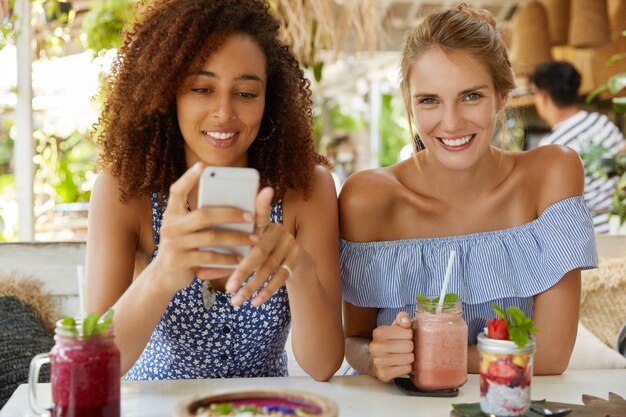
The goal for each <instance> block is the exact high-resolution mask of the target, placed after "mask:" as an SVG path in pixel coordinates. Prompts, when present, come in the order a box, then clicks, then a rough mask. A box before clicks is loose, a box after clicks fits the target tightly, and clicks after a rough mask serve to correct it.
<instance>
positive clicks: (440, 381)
mask: <svg viewBox="0 0 626 417" xmlns="http://www.w3.org/2000/svg"><path fill="white" fill-rule="evenodd" d="M467 332H468V330H467V325H466V324H465V321H463V317H462V311H461V302H460V301H458V300H457V301H453V302H444V303H442V304H441V305H439V304H437V303H435V302H433V301H432V300H425V299H424V300H418V302H417V306H416V310H415V319H414V320H413V343H414V353H415V361H414V362H413V374H412V376H411V380H412V381H413V384H414V385H415V386H416V387H417V388H418V389H420V390H421V391H430V392H432V391H440V390H449V389H453V388H457V387H459V386H461V385H463V384H464V383H465V381H466V380H467Z"/></svg>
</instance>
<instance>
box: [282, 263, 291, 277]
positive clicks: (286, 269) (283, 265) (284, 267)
mask: <svg viewBox="0 0 626 417" xmlns="http://www.w3.org/2000/svg"><path fill="white" fill-rule="evenodd" d="M280 268H283V269H284V270H285V271H287V278H289V277H291V274H293V271H292V270H291V268H290V267H289V265H287V264H281V265H280Z"/></svg>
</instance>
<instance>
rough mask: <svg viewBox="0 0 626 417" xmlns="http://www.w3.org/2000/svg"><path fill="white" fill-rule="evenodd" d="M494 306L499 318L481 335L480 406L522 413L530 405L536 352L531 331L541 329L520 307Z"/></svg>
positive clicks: (505, 414) (501, 416) (496, 412)
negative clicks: (534, 324)
mask: <svg viewBox="0 0 626 417" xmlns="http://www.w3.org/2000/svg"><path fill="white" fill-rule="evenodd" d="M493 308H494V310H495V311H496V314H497V316H498V318H494V319H492V320H489V321H488V322H487V329H486V331H485V332H484V333H481V334H479V335H478V353H479V373H480V409H481V410H482V412H483V413H485V414H487V415H492V416H497V417H513V416H523V415H525V414H526V413H527V411H528V409H529V407H530V382H531V379H532V375H533V355H534V352H535V338H534V337H533V336H532V335H531V334H530V333H531V332H536V331H538V329H536V328H535V327H534V326H533V321H532V319H530V318H528V317H526V316H525V315H524V313H523V312H522V310H521V309H519V308H518V307H509V308H508V309H507V312H504V311H503V310H502V309H500V308H499V307H498V306H497V305H495V304H494V305H493Z"/></svg>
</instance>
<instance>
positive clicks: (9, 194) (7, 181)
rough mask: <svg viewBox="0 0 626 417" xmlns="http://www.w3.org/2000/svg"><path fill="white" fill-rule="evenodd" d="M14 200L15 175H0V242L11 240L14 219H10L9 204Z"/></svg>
mask: <svg viewBox="0 0 626 417" xmlns="http://www.w3.org/2000/svg"><path fill="white" fill-rule="evenodd" d="M14 200H15V175H13V174H4V175H0V242H6V241H9V240H12V238H13V235H14V230H13V228H12V227H11V225H12V223H13V222H14V221H15V219H10V218H9V217H8V213H10V211H11V210H10V205H11V202H12V201H14Z"/></svg>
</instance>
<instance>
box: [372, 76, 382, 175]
mask: <svg viewBox="0 0 626 417" xmlns="http://www.w3.org/2000/svg"><path fill="white" fill-rule="evenodd" d="M369 107H370V129H369V130H370V168H378V167H380V118H381V116H382V107H383V106H382V95H381V93H380V80H376V79H375V80H371V81H370V92H369Z"/></svg>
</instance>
